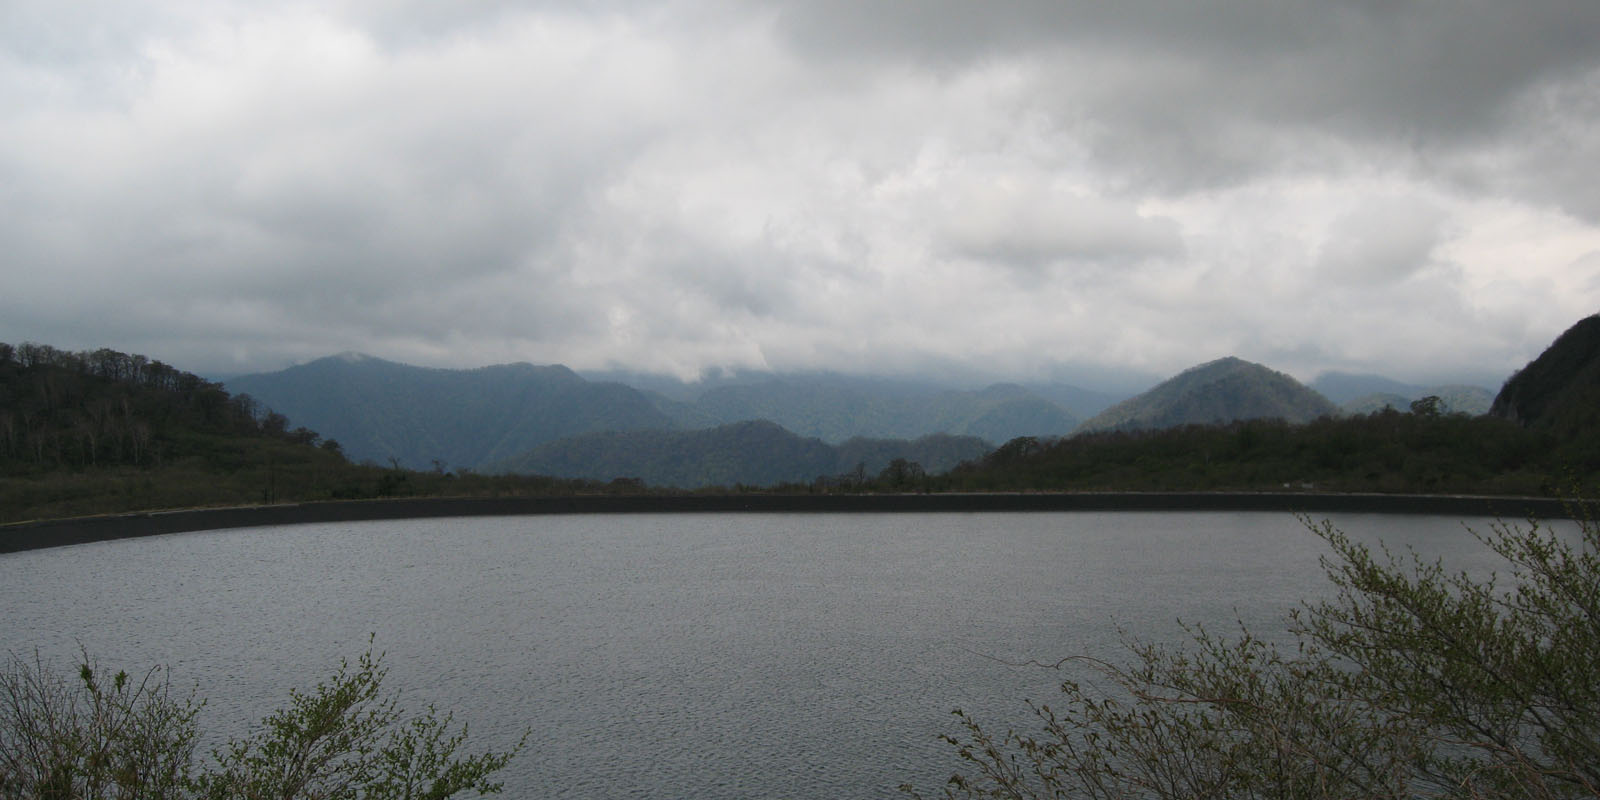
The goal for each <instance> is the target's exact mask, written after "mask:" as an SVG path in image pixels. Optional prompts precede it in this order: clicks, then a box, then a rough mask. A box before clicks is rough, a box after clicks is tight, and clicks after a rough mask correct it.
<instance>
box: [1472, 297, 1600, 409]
mask: <svg viewBox="0 0 1600 800" xmlns="http://www.w3.org/2000/svg"><path fill="white" fill-rule="evenodd" d="M1489 413H1490V414H1492V415H1493V416H1496V417H1501V418H1503V419H1509V420H1511V421H1513V422H1516V423H1519V424H1521V425H1525V426H1528V427H1535V428H1542V429H1547V430H1550V431H1553V432H1555V433H1557V434H1558V435H1564V436H1578V435H1583V436H1592V435H1594V432H1595V431H1597V430H1600V315H1596V316H1592V317H1586V318H1584V319H1581V320H1579V321H1578V322H1577V324H1575V325H1573V326H1572V327H1571V328H1568V329H1567V330H1566V332H1564V333H1562V334H1561V335H1560V336H1559V337H1556V340H1555V341H1554V342H1553V343H1551V345H1550V346H1549V347H1548V348H1546V349H1545V351H1544V352H1543V353H1541V354H1540V355H1539V357H1538V358H1536V359H1534V360H1533V361H1531V362H1529V363H1528V365H1527V366H1526V367H1523V368H1522V369H1521V370H1518V371H1517V373H1516V374H1515V375H1512V376H1511V378H1510V379H1508V380H1507V381H1506V384H1505V386H1504V387H1502V388H1501V389H1500V394H1499V395H1497V396H1496V397H1495V399H1494V405H1493V406H1492V407H1491V408H1490V410H1489Z"/></svg>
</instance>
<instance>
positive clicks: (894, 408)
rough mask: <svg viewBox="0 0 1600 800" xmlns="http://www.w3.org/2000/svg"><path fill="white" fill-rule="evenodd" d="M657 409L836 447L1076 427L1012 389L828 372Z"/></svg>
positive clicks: (1047, 404) (689, 423) (1039, 399)
mask: <svg viewBox="0 0 1600 800" xmlns="http://www.w3.org/2000/svg"><path fill="white" fill-rule="evenodd" d="M657 407H658V408H660V409H661V410H662V412H663V413H665V414H668V415H669V416H671V417H673V419H674V420H675V421H676V422H678V424H679V427H683V428H698V427H708V426H713V425H723V424H727V423H731V422H739V421H742V420H752V419H765V420H771V421H773V422H776V423H778V424H779V425H782V426H783V427H785V428H788V429H789V430H791V431H794V432H795V433H798V434H800V435H802V436H815V437H817V438H819V439H822V440H823V441H827V442H834V443H839V442H844V441H846V440H849V439H851V438H855V437H859V436H866V437H876V438H894V439H912V438H916V437H919V436H925V435H928V434H930V433H948V434H952V435H967V436H976V437H978V438H981V439H985V440H988V441H989V442H990V443H992V444H995V443H1001V442H1005V441H1008V440H1010V439H1013V438H1015V437H1017V436H1061V435H1065V434H1067V433H1070V432H1071V431H1072V430H1073V428H1076V427H1077V426H1078V423H1079V422H1080V420H1079V419H1078V418H1077V417H1076V416H1074V415H1073V414H1072V412H1070V411H1068V410H1066V409H1065V408H1063V407H1062V406H1061V405H1060V404H1059V403H1057V402H1055V401H1053V400H1050V399H1049V398H1046V397H1044V396H1042V395H1040V394H1038V393H1036V392H1033V391H1031V390H1029V389H1026V388H1024V387H1022V386H1019V385H1017V384H994V385H991V386H989V387H987V388H984V389H980V390H976V391H968V390H954V389H946V390H936V389H932V388H927V387H917V386H910V385H890V384H885V383H878V382H872V381H867V380H852V379H849V378H845V377H842V376H829V375H822V376H800V375H793V376H791V375H784V376H773V377H771V378H768V379H766V380H761V381H754V382H747V383H738V384H727V385H718V386H713V387H711V388H708V389H706V390H705V391H703V392H701V393H700V394H699V395H698V396H697V397H695V398H693V399H692V400H689V401H687V402H684V401H666V402H663V403H658V406H657Z"/></svg>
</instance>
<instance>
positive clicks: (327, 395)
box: [226, 352, 1104, 469]
mask: <svg viewBox="0 0 1600 800" xmlns="http://www.w3.org/2000/svg"><path fill="white" fill-rule="evenodd" d="M226 385H227V387H228V389H229V391H232V392H235V393H243V394H249V395H250V396H251V397H253V398H255V399H256V400H257V401H259V402H260V403H262V404H263V405H265V406H267V407H270V408H272V409H273V410H275V411H278V412H279V413H282V414H284V415H285V416H287V417H288V418H289V419H290V420H292V421H293V422H294V424H296V425H305V426H307V427H311V428H313V429H315V430H318V431H322V432H325V435H326V436H329V437H330V438H334V439H337V440H338V441H339V442H340V443H341V444H342V445H343V446H344V448H345V452H347V453H348V454H349V455H350V456H351V458H353V459H356V460H358V461H363V460H370V461H374V462H377V463H379V464H385V463H388V462H389V461H390V460H391V459H393V460H395V461H397V462H398V463H400V464H401V465H403V466H406V467H410V468H413V469H430V468H433V467H434V466H436V465H438V466H444V467H446V468H449V469H457V468H463V467H466V468H477V467H479V466H480V465H483V464H487V463H490V462H493V461H497V460H501V459H505V458H509V457H512V456H515V455H518V454H520V453H523V452H525V451H527V450H529V449H531V448H533V447H536V446H538V445H540V444H544V443H547V442H553V441H556V440H558V439H563V438H568V437H572V436H577V435H581V434H585V433H601V432H614V431H640V430H699V429H709V428H715V427H718V426H721V425H727V424H730V423H734V422H744V421H750V420H758V419H765V420H769V421H772V422H775V423H777V424H778V425H780V426H782V427H784V428H787V429H788V430H790V431H793V432H795V433H796V434H798V435H800V436H801V437H816V438H820V439H822V440H824V441H826V442H829V443H831V444H835V445H842V444H843V443H845V442H847V441H849V440H851V439H855V438H867V439H908V440H909V439H917V438H920V437H923V436H927V435H931V434H949V435H955V436H974V437H977V438H979V439H983V440H985V441H988V442H989V443H991V444H994V443H999V442H1004V441H1007V440H1009V439H1011V438H1015V437H1017V436H1060V435H1065V434H1067V433H1069V432H1071V431H1072V430H1073V429H1074V428H1075V427H1077V425H1078V423H1079V419H1078V417H1076V416H1075V415H1073V414H1072V413H1071V412H1070V411H1067V410H1066V409H1065V408H1064V407H1062V405H1061V403H1060V402H1058V401H1056V400H1053V399H1051V398H1049V397H1046V396H1044V395H1043V394H1041V393H1040V392H1038V391H1035V390H1033V389H1029V388H1025V387H1022V386H1019V385H1016V384H995V385H993V386H990V387H988V388H985V389H981V390H952V389H940V388H938V387H935V386H933V385H929V384H919V383H916V382H913V381H894V380H879V379H872V378H855V377H850V376H844V375H835V374H826V373H822V374H793V375H751V376H749V377H747V378H744V377H741V378H740V379H739V380H733V381H725V382H719V383H714V384H713V385H711V386H709V387H708V388H705V389H704V390H703V391H699V392H698V393H696V392H695V391H694V388H695V387H694V385H693V384H676V385H674V384H673V383H672V382H671V381H666V380H658V381H655V382H654V385H655V386H656V388H657V390H651V391H641V390H639V389H636V388H633V387H631V386H627V385H624V384H622V383H618V382H615V381H590V380H588V379H585V378H584V377H583V376H581V375H579V374H578V373H576V372H574V371H572V370H570V369H568V368H566V367H564V366H560V365H553V366H534V365H531V364H502V365H496V366H488V367H479V368H476V369H461V370H458V369H439V368H429V367H416V366H411V365H407V364H399V363H395V362H391V361H386V360H384V359H380V358H375V357H372V356H367V355H362V354H360V353H348V352H347V353H340V354H338V355H334V356H328V357H326V358H321V359H317V360H315V361H311V362H309V363H306V364H302V365H299V366H295V367H290V368H288V369H285V370H281V371H279V372H272V373H259V374H254V375H243V376H239V377H235V378H231V379H229V380H227V381H226ZM647 385H650V384H647ZM663 389H670V390H672V391H671V396H669V395H668V394H665V393H663V392H662V391H659V390H663ZM1049 389H1050V390H1051V391H1052V392H1053V393H1056V394H1059V396H1061V397H1063V398H1068V399H1073V400H1076V401H1079V402H1083V403H1087V404H1094V403H1096V402H1097V401H1098V400H1099V399H1100V398H1102V397H1104V396H1103V395H1101V394H1098V393H1095V392H1092V391H1090V390H1083V389H1078V388H1077V387H1071V386H1052V387H1049Z"/></svg>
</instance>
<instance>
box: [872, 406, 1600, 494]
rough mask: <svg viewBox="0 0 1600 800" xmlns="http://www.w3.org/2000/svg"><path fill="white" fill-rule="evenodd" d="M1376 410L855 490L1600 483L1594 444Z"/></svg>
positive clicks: (1010, 452) (1395, 489)
mask: <svg viewBox="0 0 1600 800" xmlns="http://www.w3.org/2000/svg"><path fill="white" fill-rule="evenodd" d="M1420 411H1421V413H1404V412H1399V411H1395V410H1393V409H1388V410H1385V411H1381V412H1378V413H1373V414H1367V415H1360V416H1354V417H1343V418H1330V417H1324V418H1321V419H1317V420H1314V421H1312V422H1310V423H1307V424H1303V425H1296V424H1290V423H1287V422H1283V421H1281V420H1250V421H1241V422H1233V423H1228V424H1221V425H1189V426H1184V427H1179V428H1170V429H1166V430H1158V431H1141V432H1108V433H1094V434H1082V435H1078V436H1074V437H1071V438H1065V439H1054V440H1045V439H1036V438H1031V437H1023V438H1018V439H1013V440H1011V441H1010V442H1007V443H1006V444H1004V445H1002V446H1001V447H999V448H997V449H996V450H995V451H993V452H992V453H990V454H989V455H987V456H985V457H984V458H982V459H980V460H977V461H974V462H968V463H965V464H962V465H961V466H959V467H957V468H955V469H953V470H951V471H950V472H948V473H946V474H943V475H911V476H908V475H906V474H905V473H903V472H902V473H899V474H888V471H885V474H882V475H879V476H878V477H877V479H876V480H875V481H868V482H866V483H865V484H864V485H863V487H862V488H863V489H865V490H869V491H871V490H898V491H905V490H912V491H930V492H948V491H955V492H982V491H1006V492H1013V491H1282V490H1286V489H1292V490H1295V491H1308V490H1309V491H1336V492H1385V493H1420V494H1438V493H1471V494H1512V495H1552V494H1563V493H1565V492H1567V491H1570V490H1571V489H1573V488H1574V484H1581V485H1585V486H1589V485H1593V484H1595V482H1596V481H1597V480H1600V447H1597V445H1600V440H1597V437H1595V436H1592V435H1588V436H1557V435H1555V434H1553V433H1552V432H1550V431H1549V430H1545V429H1541V428H1527V427H1523V426H1520V425H1517V424H1516V423H1513V422H1510V421H1507V420H1504V419H1498V418H1494V417H1469V416H1465V415H1452V414H1438V413H1432V411H1431V409H1429V408H1427V407H1423V408H1422V409H1420Z"/></svg>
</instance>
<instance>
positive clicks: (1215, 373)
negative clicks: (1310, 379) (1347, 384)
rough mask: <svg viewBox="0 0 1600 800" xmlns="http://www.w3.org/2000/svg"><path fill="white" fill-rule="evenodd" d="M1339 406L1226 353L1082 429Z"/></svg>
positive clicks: (1317, 412)
mask: <svg viewBox="0 0 1600 800" xmlns="http://www.w3.org/2000/svg"><path fill="white" fill-rule="evenodd" d="M1337 411H1338V409H1337V408H1336V407H1334V405H1333V403H1331V402H1329V401H1328V399H1327V398H1326V397H1323V396H1322V395H1320V394H1318V393H1316V392H1315V391H1313V390H1311V389H1309V388H1307V387H1306V386H1305V385H1303V384H1301V383H1300V382H1299V381H1297V380H1295V379H1294V378H1292V377H1290V376H1288V375H1285V374H1284V373H1281V372H1278V371H1277V370H1274V369H1272V368H1270V367H1266V366H1263V365H1261V364H1257V363H1254V362H1251V361H1246V360H1244V359H1242V358H1239V357H1237V356H1225V357H1223V358H1219V359H1216V360H1214V361H1207V362H1205V363H1204V364H1198V365H1196V366H1193V367H1190V368H1189V369H1186V370H1184V371H1183V372H1180V373H1178V374H1177V375H1175V376H1173V377H1172V378H1169V379H1167V380H1166V381H1163V382H1162V383H1160V384H1157V385H1156V386H1155V388H1152V389H1151V390H1150V391H1148V392H1145V393H1144V394H1141V395H1139V396H1137V397H1133V398H1130V399H1128V400H1124V401H1123V402H1121V403H1118V404H1116V405H1114V406H1112V407H1111V408H1108V409H1106V410H1105V411H1103V412H1101V413H1100V414H1099V415H1097V416H1095V417H1094V418H1093V419H1090V420H1089V421H1088V422H1085V423H1084V424H1083V425H1082V427H1080V428H1079V430H1080V431H1096V430H1149V429H1158V428H1171V427H1176V426H1179V425H1195V424H1199V425H1206V424H1211V423H1217V422H1232V421H1234V420H1241V419H1262V418H1281V419H1285V420H1288V421H1290V422H1309V421H1311V420H1313V419H1316V418H1317V417H1321V416H1331V415H1333V414H1335V413H1337Z"/></svg>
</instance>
